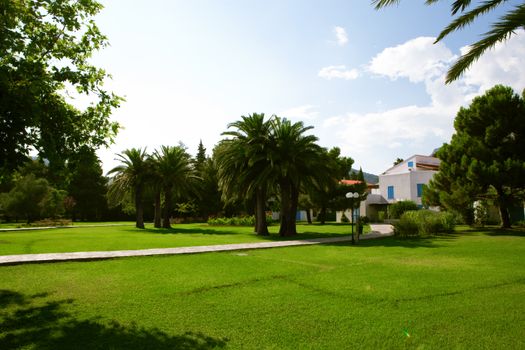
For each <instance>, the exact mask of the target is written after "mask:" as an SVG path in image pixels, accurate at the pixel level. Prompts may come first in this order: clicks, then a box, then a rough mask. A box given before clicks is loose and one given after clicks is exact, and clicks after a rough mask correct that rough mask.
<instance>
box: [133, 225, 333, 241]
mask: <svg viewBox="0 0 525 350" xmlns="http://www.w3.org/2000/svg"><path fill="white" fill-rule="evenodd" d="M233 228H235V229H239V226H233ZM244 228H245V229H246V232H238V231H237V232H236V231H228V230H227V227H225V226H221V228H213V227H206V226H203V227H201V228H195V227H192V228H184V227H176V226H174V227H172V228H170V229H166V228H145V229H141V230H140V231H136V230H137V229H135V228H130V229H129V231H134V232H144V233H149V234H157V235H167V234H202V235H253V237H254V238H258V239H260V240H261V241H288V240H298V239H313V238H323V237H341V236H342V234H341V233H326V232H302V233H301V232H300V233H298V234H297V235H296V236H284V237H281V236H279V235H278V234H276V233H271V234H269V235H267V236H258V235H257V234H255V232H253V231H252V228H251V227H244Z"/></svg>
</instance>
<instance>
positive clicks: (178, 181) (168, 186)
mask: <svg viewBox="0 0 525 350" xmlns="http://www.w3.org/2000/svg"><path fill="white" fill-rule="evenodd" d="M154 157H155V159H156V169H157V171H158V174H159V175H160V180H161V181H160V183H161V186H162V192H163V193H164V213H163V216H164V217H163V220H162V227H163V228H171V225H170V215H171V211H172V205H173V203H172V201H173V194H176V195H181V194H183V193H186V192H187V191H189V190H190V189H191V188H192V187H193V185H194V184H193V181H194V180H195V179H196V178H197V177H196V176H195V172H194V169H193V167H192V163H191V157H190V155H189V154H188V153H187V152H186V150H185V149H184V147H182V146H173V147H170V146H161V147H160V150H157V151H155V153H154Z"/></svg>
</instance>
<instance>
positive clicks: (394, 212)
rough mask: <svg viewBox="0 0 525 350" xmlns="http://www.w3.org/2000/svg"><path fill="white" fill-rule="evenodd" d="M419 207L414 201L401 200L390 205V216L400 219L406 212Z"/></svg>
mask: <svg viewBox="0 0 525 350" xmlns="http://www.w3.org/2000/svg"><path fill="white" fill-rule="evenodd" d="M417 209H418V207H417V204H416V203H415V202H414V201H399V202H395V203H392V204H390V205H389V206H388V216H389V217H390V219H399V218H400V217H401V215H403V213H404V212H406V211H409V210H417Z"/></svg>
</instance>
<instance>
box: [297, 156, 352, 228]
mask: <svg viewBox="0 0 525 350" xmlns="http://www.w3.org/2000/svg"><path fill="white" fill-rule="evenodd" d="M327 157H328V159H329V160H330V162H329V163H328V164H329V165H330V167H331V171H330V174H331V175H330V177H331V178H332V179H333V181H327V182H325V183H323V184H322V186H321V187H319V186H320V184H313V186H310V187H309V188H307V189H306V190H307V193H308V194H309V197H310V198H311V200H312V203H313V204H314V205H315V207H316V208H318V209H319V214H318V216H317V217H318V219H319V221H320V222H321V224H324V223H325V221H326V212H327V209H328V208H329V207H331V208H332V209H336V210H337V209H338V207H334V206H333V204H334V203H335V202H334V198H336V197H338V196H339V195H340V192H341V191H340V189H339V187H340V184H339V181H340V180H343V179H348V177H349V176H350V173H351V171H352V165H353V164H354V160H353V159H352V158H350V157H343V156H341V150H340V149H339V147H333V148H332V149H330V150H329V151H328V152H327ZM343 195H344V194H343Z"/></svg>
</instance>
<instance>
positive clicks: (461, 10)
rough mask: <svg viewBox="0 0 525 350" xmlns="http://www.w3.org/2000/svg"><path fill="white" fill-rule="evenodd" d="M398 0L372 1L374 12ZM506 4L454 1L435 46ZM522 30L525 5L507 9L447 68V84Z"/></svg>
mask: <svg viewBox="0 0 525 350" xmlns="http://www.w3.org/2000/svg"><path fill="white" fill-rule="evenodd" d="M438 1H440V0H425V3H426V4H427V5H432V4H435V3H437V2H438ZM399 2H400V0H372V4H374V5H375V7H376V9H380V8H383V7H385V6H389V5H393V4H398V3H399ZM504 4H507V5H509V4H508V3H507V1H506V0H484V1H475V2H474V4H473V1H472V0H454V1H452V4H451V5H450V13H451V15H452V16H454V15H458V17H456V18H454V19H453V20H452V22H451V23H450V24H449V25H448V26H446V27H445V28H444V29H443V30H442V31H441V33H440V34H439V35H438V37H437V38H436V41H435V42H436V43H437V42H439V41H441V40H442V39H443V38H445V37H446V36H448V35H449V34H450V33H452V32H454V31H457V30H460V29H464V28H465V27H467V26H468V25H469V24H471V23H472V22H473V21H474V20H475V19H476V18H478V17H479V16H482V15H484V14H486V13H488V12H491V11H493V10H494V9H496V7H498V6H500V5H504ZM520 28H522V29H525V2H522V3H521V4H518V5H516V6H514V7H513V8H511V9H509V10H508V11H507V13H506V14H505V15H504V16H503V17H501V18H500V19H499V20H498V21H496V22H495V23H493V24H492V26H491V28H490V30H489V31H488V32H486V33H485V34H483V35H482V37H481V39H480V40H478V41H477V42H475V43H474V44H472V45H470V48H469V50H468V51H467V52H466V53H465V54H463V55H462V56H461V57H460V58H459V59H458V60H457V61H456V63H454V65H452V67H451V68H450V69H449V71H448V74H447V78H446V82H447V83H451V82H452V81H454V80H456V79H458V78H459V77H460V76H461V75H462V74H463V72H465V71H466V70H467V69H468V68H469V67H470V66H471V65H472V64H473V63H474V62H475V61H476V60H477V59H479V58H480V57H481V56H482V55H483V53H485V51H487V50H489V49H491V48H493V47H494V45H496V44H497V43H499V42H502V41H505V40H507V39H509V38H510V37H511V36H512V35H514V34H515V32H516V30H518V29H520Z"/></svg>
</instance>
